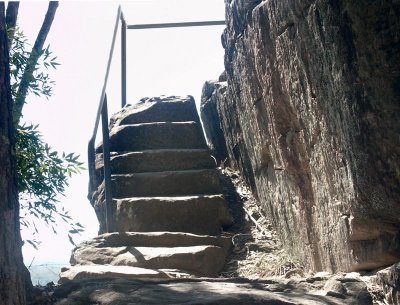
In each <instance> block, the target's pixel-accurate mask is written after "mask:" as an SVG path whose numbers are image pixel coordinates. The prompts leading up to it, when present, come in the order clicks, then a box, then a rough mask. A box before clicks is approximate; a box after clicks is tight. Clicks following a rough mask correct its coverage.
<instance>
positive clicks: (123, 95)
mask: <svg viewBox="0 0 400 305" xmlns="http://www.w3.org/2000/svg"><path fill="white" fill-rule="evenodd" d="M121 104H122V108H123V107H124V106H125V105H126V21H125V18H124V15H123V14H122V13H121Z"/></svg>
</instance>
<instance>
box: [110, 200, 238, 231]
mask: <svg viewBox="0 0 400 305" xmlns="http://www.w3.org/2000/svg"><path fill="white" fill-rule="evenodd" d="M114 204H115V205H116V211H115V226H116V228H115V229H116V230H117V231H119V232H129V231H136V232H152V231H170V232H189V233H194V234H206V235H218V234H220V232H221V228H222V227H228V226H230V225H232V224H233V218H232V216H231V214H230V212H229V209H228V206H227V203H226V201H225V200H224V198H223V196H222V195H214V196H188V197H155V198H148V197H145V198H128V199H120V200H115V201H114Z"/></svg>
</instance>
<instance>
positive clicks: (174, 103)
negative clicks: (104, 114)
mask: <svg viewBox="0 0 400 305" xmlns="http://www.w3.org/2000/svg"><path fill="white" fill-rule="evenodd" d="M187 121H194V122H197V123H200V120H199V115H198V114H197V112H196V104H195V102H194V99H193V97H192V96H160V97H151V98H147V97H146V98H143V99H141V100H140V101H139V102H138V103H136V104H133V105H130V104H128V105H126V106H125V107H124V108H122V109H121V111H119V112H118V113H116V114H115V115H113V116H112V118H111V126H118V125H130V124H140V123H152V122H187Z"/></svg>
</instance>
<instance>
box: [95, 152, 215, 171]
mask: <svg viewBox="0 0 400 305" xmlns="http://www.w3.org/2000/svg"><path fill="white" fill-rule="evenodd" d="M215 166H216V164H215V161H214V159H213V158H212V157H211V155H210V152H209V150H208V149H158V150H155V149H153V150H145V151H137V152H128V153H125V154H114V155H112V156H111V171H112V173H113V174H128V173H144V172H163V171H174V170H175V171H176V170H190V169H206V168H215ZM96 169H97V170H98V171H99V172H101V171H102V170H103V155H102V154H98V155H97V156H96Z"/></svg>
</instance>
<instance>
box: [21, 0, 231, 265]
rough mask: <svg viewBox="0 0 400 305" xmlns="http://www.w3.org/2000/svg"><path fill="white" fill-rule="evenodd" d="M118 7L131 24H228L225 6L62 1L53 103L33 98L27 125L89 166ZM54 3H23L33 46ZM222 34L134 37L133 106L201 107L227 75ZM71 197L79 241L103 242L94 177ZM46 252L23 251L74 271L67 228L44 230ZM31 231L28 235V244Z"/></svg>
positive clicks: (66, 200) (113, 87) (218, 29)
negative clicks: (179, 102) (212, 85)
mask: <svg viewBox="0 0 400 305" xmlns="http://www.w3.org/2000/svg"><path fill="white" fill-rule="evenodd" d="M118 4H121V6H122V9H123V12H124V15H125V17H126V20H127V23H128V24H143V23H163V22H185V21H205V20H223V19H224V0H131V1H126V2H116V1H85V2H80V1H60V5H59V7H58V10H57V13H56V16H55V19H54V22H53V25H52V27H51V30H50V33H49V36H48V38H47V40H46V45H47V44H50V49H51V50H52V52H53V53H54V55H55V56H57V57H58V62H59V63H60V64H61V65H60V66H59V67H58V68H57V70H51V71H50V76H51V79H52V80H54V81H55V83H56V84H55V86H54V94H53V96H52V97H51V98H50V100H46V99H44V98H41V99H37V98H35V97H33V96H29V97H28V104H26V105H25V107H24V111H23V116H24V117H23V121H25V122H27V123H30V122H32V123H35V124H39V130H40V131H41V132H42V134H43V139H44V140H45V141H46V142H47V143H49V145H50V146H51V147H52V148H53V149H55V150H57V151H65V152H67V153H70V152H74V153H77V154H79V155H81V161H83V162H85V166H86V161H87V143H88V140H89V138H90V136H91V134H92V132H93V127H94V120H95V116H96V112H97V107H98V103H99V99H100V94H101V88H102V86H103V82H104V76H105V71H106V65H107V59H108V54H109V50H110V45H111V37H112V32H113V28H114V24H115V18H116V12H117V8H118ZM47 5H48V3H47V2H44V1H43V2H42V1H22V2H21V4H20V8H19V16H18V24H19V26H20V28H21V29H22V30H23V31H24V33H25V35H26V36H27V37H28V39H30V42H31V44H33V43H34V39H35V38H36V35H37V33H38V31H39V29H40V26H41V23H42V21H43V18H44V15H45V13H46V9H47ZM223 28H224V27H223V26H212V27H202V28H182V29H152V30H128V31H127V54H128V60H127V71H128V79H127V87H128V92H127V100H128V103H135V102H137V101H138V100H139V99H140V98H142V97H146V96H147V97H148V96H158V95H188V94H190V95H193V96H194V97H195V99H196V102H197V103H199V102H200V95H201V89H202V86H203V84H204V82H205V81H206V80H210V79H217V78H218V76H219V75H220V74H221V73H222V71H223V70H224V67H223V52H224V51H223V48H222V46H221V34H222V31H223ZM119 44H120V40H119V36H118V39H117V43H116V49H115V53H114V57H113V63H112V69H111V72H110V79H109V83H108V86H107V95H108V103H109V113H110V114H111V113H114V112H116V111H118V109H119V107H120V104H121V101H120V100H121V97H120V64H119V62H120V56H119V52H120V48H119ZM69 184H70V186H69V188H68V189H67V191H66V194H65V197H60V198H59V200H60V204H61V205H62V206H64V207H65V208H66V209H67V210H68V211H69V212H70V214H71V216H72V217H73V219H74V221H77V222H80V223H81V224H82V225H84V226H85V228H86V229H85V232H83V233H82V235H81V236H76V237H75V241H76V242H80V241H83V240H85V239H88V238H91V237H94V236H96V235H97V231H98V223H97V219H96V216H95V213H94V211H93V209H92V207H91V205H90V203H89V201H88V200H87V198H86V196H87V185H88V174H87V171H83V172H82V173H81V174H80V175H75V176H73V178H71V179H70V181H69ZM37 226H38V228H39V231H40V235H39V240H41V245H40V246H39V250H35V249H33V248H32V247H31V246H30V245H27V244H26V245H24V247H23V254H24V259H25V263H26V264H27V265H30V264H31V263H32V262H33V265H34V264H45V263H61V264H64V263H67V262H68V261H69V257H70V253H71V250H72V248H73V246H72V245H71V244H70V243H69V241H68V237H67V231H68V227H66V226H65V225H64V224H63V223H61V222H59V223H58V224H57V231H58V234H57V235H54V234H53V233H52V230H51V229H49V228H46V227H43V226H42V225H41V224H40V223H38V222H37ZM31 233H32V232H31V230H27V229H25V228H23V229H22V236H23V238H31V236H32V234H31Z"/></svg>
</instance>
